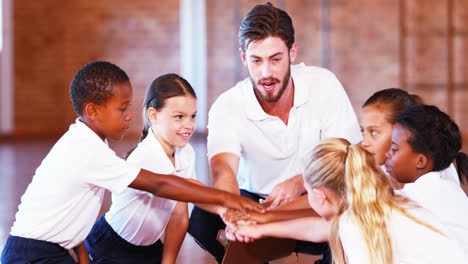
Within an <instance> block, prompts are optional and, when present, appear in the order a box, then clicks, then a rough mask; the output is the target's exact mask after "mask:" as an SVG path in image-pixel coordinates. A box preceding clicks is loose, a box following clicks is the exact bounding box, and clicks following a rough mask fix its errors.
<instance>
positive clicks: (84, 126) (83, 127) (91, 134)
mask: <svg viewBox="0 0 468 264" xmlns="http://www.w3.org/2000/svg"><path fill="white" fill-rule="evenodd" d="M73 128H76V129H77V130H78V131H81V132H83V134H85V135H87V136H89V137H90V138H91V139H92V140H93V141H98V142H100V143H104V144H105V145H106V146H109V143H108V142H107V138H106V139H104V141H103V140H102V139H101V137H99V136H98V135H97V134H96V132H94V131H93V130H92V129H91V128H90V127H89V126H88V125H87V124H85V123H84V122H83V121H81V120H80V118H79V117H78V118H76V120H75V123H74V124H72V125H71V126H70V129H73ZM96 143H97V142H96Z"/></svg>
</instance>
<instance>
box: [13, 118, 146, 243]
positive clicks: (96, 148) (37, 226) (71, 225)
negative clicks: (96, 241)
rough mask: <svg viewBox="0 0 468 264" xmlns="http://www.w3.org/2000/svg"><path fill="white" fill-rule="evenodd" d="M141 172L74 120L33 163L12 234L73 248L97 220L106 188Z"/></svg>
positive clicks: (115, 189)
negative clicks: (34, 168) (38, 161)
mask: <svg viewBox="0 0 468 264" xmlns="http://www.w3.org/2000/svg"><path fill="white" fill-rule="evenodd" d="M139 172H140V168H137V167H132V166H129V165H127V163H126V162H125V160H123V159H121V158H119V157H118V156H117V155H116V154H115V153H114V151H113V150H112V149H110V148H109V147H108V145H107V142H104V141H102V139H101V138H100V137H99V136H98V135H96V133H94V132H93V131H92V130H91V129H90V128H89V127H88V126H87V125H86V124H84V123H82V122H81V121H80V120H79V119H77V120H76V122H75V124H72V125H71V126H70V128H69V130H68V131H67V132H66V133H65V134H64V135H63V136H62V137H61V138H60V139H59V140H58V141H57V143H55V145H54V146H53V147H52V149H51V150H50V152H49V154H47V156H46V157H45V159H44V160H43V161H42V163H41V165H40V166H39V167H38V168H37V170H36V173H35V175H34V177H33V179H32V182H31V183H30V184H29V186H28V188H27V189H26V192H25V193H24V195H23V196H22V197H21V204H20V205H19V207H18V209H19V210H18V212H17V213H16V220H15V222H14V223H13V227H12V228H11V235H14V236H20V237H24V238H33V239H38V240H43V241H48V242H52V243H58V244H60V245H61V246H62V247H64V248H66V249H70V248H73V247H75V246H76V245H78V244H79V243H81V242H82V241H83V240H84V239H85V238H86V236H87V235H88V233H89V231H90V230H91V228H92V226H93V224H94V222H95V221H96V217H97V215H98V213H99V210H100V208H101V204H102V200H103V197H104V190H105V189H108V190H110V191H112V192H121V191H123V190H124V189H125V187H127V186H128V185H129V184H130V183H131V182H132V181H133V180H134V179H135V178H136V176H137V175H138V173H139Z"/></svg>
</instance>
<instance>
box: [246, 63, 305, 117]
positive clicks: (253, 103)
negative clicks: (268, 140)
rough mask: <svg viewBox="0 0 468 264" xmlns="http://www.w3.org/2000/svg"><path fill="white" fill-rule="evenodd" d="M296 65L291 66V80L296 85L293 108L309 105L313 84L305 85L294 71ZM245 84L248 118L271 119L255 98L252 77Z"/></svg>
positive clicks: (302, 79)
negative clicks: (310, 88)
mask: <svg viewBox="0 0 468 264" xmlns="http://www.w3.org/2000/svg"><path fill="white" fill-rule="evenodd" d="M294 67H295V66H294V65H291V78H292V79H293V83H294V105H293V108H298V107H299V106H301V105H303V104H305V103H307V101H309V87H310V86H311V85H312V84H307V83H305V80H304V78H300V77H298V76H297V74H296V71H295V70H294ZM243 82H245V83H244V85H243V88H244V91H243V92H244V96H245V102H246V104H245V106H246V107H245V111H246V114H247V117H248V118H249V119H251V120H257V121H260V120H265V119H267V118H268V117H269V115H268V114H267V113H265V111H263V108H262V107H261V106H260V103H259V102H258V100H257V97H256V96H255V92H254V90H253V89H254V88H253V85H252V81H251V80H250V77H249V78H247V79H245V80H244V81H243Z"/></svg>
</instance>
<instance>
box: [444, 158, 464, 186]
mask: <svg viewBox="0 0 468 264" xmlns="http://www.w3.org/2000/svg"><path fill="white" fill-rule="evenodd" d="M440 177H441V178H442V179H446V180H449V181H453V182H454V183H456V184H457V185H460V179H459V178H458V173H457V169H455V166H454V165H453V163H452V164H450V166H449V167H448V168H446V169H445V170H441V171H440Z"/></svg>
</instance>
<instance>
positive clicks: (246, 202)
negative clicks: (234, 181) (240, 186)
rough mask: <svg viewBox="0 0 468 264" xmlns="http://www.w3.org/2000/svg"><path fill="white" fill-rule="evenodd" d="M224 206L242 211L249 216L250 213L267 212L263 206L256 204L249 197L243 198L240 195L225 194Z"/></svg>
mask: <svg viewBox="0 0 468 264" xmlns="http://www.w3.org/2000/svg"><path fill="white" fill-rule="evenodd" d="M223 206H224V207H226V208H232V209H237V210H240V211H242V212H243V213H244V214H246V215H249V211H255V212H261V213H263V212H265V207H264V206H263V205H262V204H260V203H258V202H255V201H253V200H251V199H249V198H247V197H242V196H240V195H238V194H232V193H228V192H226V193H225V198H224V204H223Z"/></svg>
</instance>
